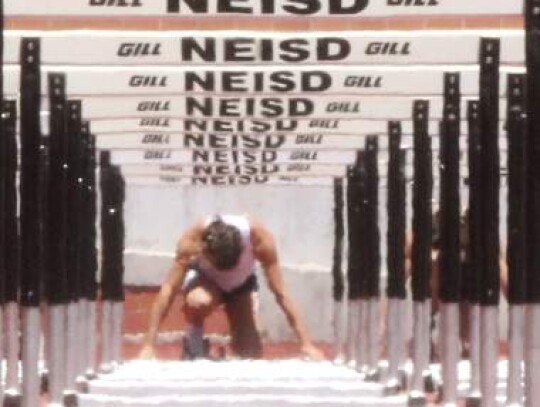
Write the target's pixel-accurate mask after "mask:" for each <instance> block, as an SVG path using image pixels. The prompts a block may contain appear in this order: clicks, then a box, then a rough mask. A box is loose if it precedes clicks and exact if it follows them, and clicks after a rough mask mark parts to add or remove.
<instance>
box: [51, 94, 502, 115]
mask: <svg viewBox="0 0 540 407" xmlns="http://www.w3.org/2000/svg"><path fill="white" fill-rule="evenodd" d="M418 98H419V99H425V100H428V101H429V104H430V117H431V118H432V119H434V120H437V119H440V118H442V110H443V101H442V98H441V97H422V96H421V95H419V96H418ZM414 99H415V98H411V97H408V96H380V97H379V96H330V95H322V96H318V97H314V98H310V97H304V96H276V97H272V96H269V97H260V96H253V97H250V96H247V97H223V96H187V97H185V98H183V97H176V98H174V97H157V96H156V97H152V98H140V97H131V96H130V97H117V98H109V97H87V98H84V99H83V100H82V116H83V117H84V118H85V119H86V120H91V121H93V120H108V119H123V118H137V119H139V118H150V119H151V118H156V117H158V118H159V117H161V118H168V119H187V118H193V119H198V118H199V119H213V118H222V119H247V118H253V119H296V118H313V119H321V120H333V119H338V120H339V119H344V120H349V119H366V120H410V119H411V116H412V109H413V101H414ZM470 99H471V98H470V97H464V98H462V112H464V113H465V112H466V109H467V100H470ZM47 105H48V103H44V104H43V108H44V109H46V110H47V109H48V106H47ZM505 109H506V100H505V99H501V102H500V110H501V112H503V113H504V111H505ZM463 120H465V115H463Z"/></svg>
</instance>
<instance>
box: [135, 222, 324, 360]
mask: <svg viewBox="0 0 540 407" xmlns="http://www.w3.org/2000/svg"><path fill="white" fill-rule="evenodd" d="M256 261H258V262H259V263H260V264H261V266H262V268H263V271H264V275H265V277H266V281H267V283H268V286H269V288H270V290H271V291H272V293H273V294H274V296H275V299H276V301H277V303H278V305H279V306H280V307H281V309H282V310H283V312H284V313H285V316H286V317H287V320H288V322H289V325H290V326H291V328H292V329H293V331H294V332H295V334H296V336H297V338H298V340H299V342H300V351H301V353H302V354H303V355H304V356H306V357H308V358H311V359H315V360H321V359H323V358H324V355H323V353H322V352H321V351H320V350H319V349H318V348H317V347H316V346H314V344H313V343H312V341H311V339H310V336H309V333H308V331H307V329H306V327H305V326H304V323H303V322H302V319H301V318H300V315H299V313H298V311H297V310H296V307H295V305H294V304H293V301H292V299H291V297H290V295H289V293H288V292H287V290H286V288H285V286H284V283H283V279H282V275H281V267H280V263H279V259H278V254H277V250H276V245H275V242H274V238H273V236H272V234H271V233H270V232H269V231H268V230H267V229H266V228H265V227H264V226H263V225H262V224H261V223H259V222H257V221H256V220H254V219H252V218H250V217H247V216H236V215H223V216H215V217H214V218H210V219H206V220H204V221H199V222H197V223H196V224H195V225H193V226H192V227H190V228H189V229H188V230H187V231H186V232H185V233H184V234H183V235H182V236H181V238H180V240H179V242H178V245H177V250H176V257H175V260H174V262H173V265H172V267H171V269H170V271H169V274H168V277H167V278H166V280H165V282H164V283H163V285H162V286H161V289H160V292H159V294H158V296H157V298H156V300H155V301H154V304H153V306H152V309H151V314H150V321H149V326H148V330H147V333H146V336H145V340H144V343H143V347H142V349H141V352H140V355H139V357H141V358H153V357H155V348H154V347H155V341H156V336H157V332H158V328H159V324H160V322H161V320H162V319H163V318H164V316H165V315H166V314H167V313H168V310H169V308H170V305H171V303H172V300H173V299H174V297H175V295H176V294H177V293H179V292H180V293H181V294H182V296H183V312H184V314H185V317H186V321H187V324H188V326H187V327H186V340H185V341H184V353H186V352H187V353H188V354H189V355H190V356H191V357H202V356H204V346H203V322H204V319H205V318H206V317H207V316H208V315H210V313H211V312H212V311H213V310H214V309H215V308H216V307H217V306H219V305H221V304H223V305H224V308H225V313H226V315H227V319H228V322H229V327H230V331H231V332H230V333H231V348H232V351H233V353H234V354H235V355H236V356H238V357H241V358H260V357H261V356H262V341H261V337H260V335H259V330H258V326H257V317H256V291H257V279H256V276H255V274H254V266H255V262H256ZM186 348H187V349H186Z"/></svg>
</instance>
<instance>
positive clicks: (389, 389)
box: [383, 383, 401, 396]
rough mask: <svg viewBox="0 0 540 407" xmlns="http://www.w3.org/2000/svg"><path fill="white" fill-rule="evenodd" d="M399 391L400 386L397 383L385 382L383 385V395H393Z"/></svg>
mask: <svg viewBox="0 0 540 407" xmlns="http://www.w3.org/2000/svg"><path fill="white" fill-rule="evenodd" d="M400 392H401V387H400V385H399V384H398V383H395V384H394V383H392V384H387V385H386V386H384V389H383V395H384V396H395V395H396V394H399V393H400Z"/></svg>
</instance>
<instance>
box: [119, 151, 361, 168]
mask: <svg viewBox="0 0 540 407" xmlns="http://www.w3.org/2000/svg"><path fill="white" fill-rule="evenodd" d="M355 159H356V153H355V152H354V151H335V150H328V151H317V150H307V149H306V150H295V151H281V150H204V149H199V150H192V151H188V150H150V149H149V150H144V151H139V150H120V151H112V152H111V162H112V163H113V164H117V165H125V164H143V163H148V164H189V163H191V164H201V165H202V164H210V165H219V164H225V165H231V164H234V165H248V164H251V165H264V164H295V163H302V164H344V165H346V164H351V163H354V161H355Z"/></svg>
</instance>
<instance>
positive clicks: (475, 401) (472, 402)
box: [465, 396, 482, 407]
mask: <svg viewBox="0 0 540 407" xmlns="http://www.w3.org/2000/svg"><path fill="white" fill-rule="evenodd" d="M481 405H482V398H481V397H480V396H468V397H467V398H466V399H465V407H480V406H481Z"/></svg>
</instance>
